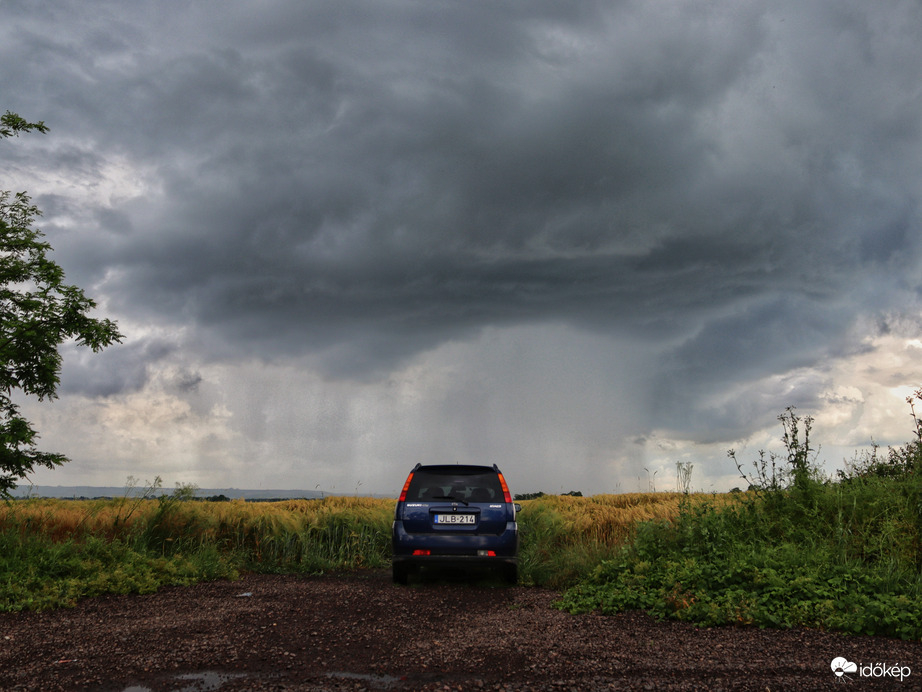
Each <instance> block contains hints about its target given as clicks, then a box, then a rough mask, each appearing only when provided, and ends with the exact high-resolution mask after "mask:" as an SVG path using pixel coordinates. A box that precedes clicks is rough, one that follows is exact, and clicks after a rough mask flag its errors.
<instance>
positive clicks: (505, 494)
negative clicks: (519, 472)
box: [408, 473, 512, 505]
mask: <svg viewBox="0 0 922 692" xmlns="http://www.w3.org/2000/svg"><path fill="white" fill-rule="evenodd" d="M496 475H497V476H499V484H500V485H501V486H502V488H503V498H504V499H505V501H506V504H510V505H511V504H512V495H510V494H509V486H508V485H506V479H505V478H503V474H501V473H497V474H496ZM408 482H409V481H408Z"/></svg>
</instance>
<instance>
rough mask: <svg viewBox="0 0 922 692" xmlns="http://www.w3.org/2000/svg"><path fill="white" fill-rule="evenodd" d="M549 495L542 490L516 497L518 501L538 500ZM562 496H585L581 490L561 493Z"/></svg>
mask: <svg viewBox="0 0 922 692" xmlns="http://www.w3.org/2000/svg"><path fill="white" fill-rule="evenodd" d="M546 494H547V493H544V492H541V491H540V490H539V491H538V492H536V493H518V494H517V495H516V496H515V499H516V500H537V499H538V498H539V497H544V496H545V495H546ZM560 494H561V495H569V496H570V497H582V496H583V494H582V493H581V492H580V491H579V490H571V491H570V492H568V493H560Z"/></svg>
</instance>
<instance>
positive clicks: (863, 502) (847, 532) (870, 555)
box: [558, 409, 922, 639]
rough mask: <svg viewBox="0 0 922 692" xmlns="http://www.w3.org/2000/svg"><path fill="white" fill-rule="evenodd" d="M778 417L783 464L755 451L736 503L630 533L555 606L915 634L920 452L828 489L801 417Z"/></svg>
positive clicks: (920, 585) (920, 625)
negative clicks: (745, 488) (895, 468)
mask: <svg viewBox="0 0 922 692" xmlns="http://www.w3.org/2000/svg"><path fill="white" fill-rule="evenodd" d="M780 419H781V420H782V423H783V424H784V427H785V435H784V437H783V438H782V439H783V440H784V442H785V444H786V446H787V447H788V452H789V454H788V457H787V459H786V460H785V464H786V466H785V467H784V468H780V469H779V466H778V464H777V463H775V462H777V461H778V458H777V457H774V456H773V457H770V458H769V459H768V460H766V458H765V456H764V455H762V454H760V457H759V462H757V463H756V475H757V479H756V480H757V481H758V482H757V483H750V487H751V488H752V490H753V491H752V492H751V493H748V494H740V500H739V502H738V503H736V504H732V505H726V506H722V507H716V506H712V505H700V506H697V507H694V508H691V507H684V508H683V510H682V511H681V513H680V515H679V516H678V518H677V519H676V520H674V521H671V522H670V521H659V522H647V523H643V524H641V525H639V526H637V527H636V529H635V532H634V534H633V536H632V540H631V541H630V542H629V543H628V544H627V545H626V546H625V547H624V548H623V549H622V550H621V551H620V553H619V554H618V555H617V556H616V557H615V558H614V559H612V560H608V561H605V562H603V563H602V564H601V565H600V566H599V567H597V568H596V570H595V571H594V572H593V573H592V574H591V575H590V576H589V577H588V578H587V579H586V580H584V581H583V582H582V583H580V584H579V585H577V586H575V587H573V588H571V589H569V590H568V591H567V592H566V593H565V594H564V595H563V598H562V599H561V600H560V601H559V603H558V605H559V607H561V608H563V609H565V610H568V611H570V612H585V611H589V610H598V611H601V612H602V613H616V612H620V611H623V610H629V609H642V610H645V611H647V612H649V613H651V614H653V615H655V616H657V617H662V618H666V617H669V618H677V619H680V620H686V621H689V622H694V623H697V624H700V625H718V624H749V625H758V626H761V627H795V626H804V627H814V628H822V629H830V630H841V631H847V632H854V633H862V634H874V635H887V636H894V637H900V638H903V639H922V572H920V566H922V559H920V558H922V551H920V545H922V541H920V537H922V533H920V526H922V522H920V504H919V497H920V493H919V480H920V477H919V474H918V469H919V465H918V456H916V458H915V459H914V460H913V461H912V463H907V462H906V457H907V456H911V455H912V454H914V453H916V454H917V451H918V449H919V448H920V447H919V445H917V444H916V443H913V444H912V445H908V446H907V447H906V448H904V449H903V450H902V451H899V452H896V453H894V454H892V455H891V459H892V458H896V459H897V460H898V461H899V468H900V469H902V472H901V473H893V472H889V471H888V472H883V473H882V472H877V471H875V472H872V473H869V472H867V469H868V468H869V467H868V466H867V465H864V466H861V467H860V468H859V469H858V470H859V472H858V473H852V474H848V475H847V476H846V477H840V480H839V482H837V483H833V482H829V481H826V480H823V479H822V478H821V475H820V474H819V473H818V471H817V469H816V468H815V466H814V465H813V462H812V460H811V458H810V451H811V450H810V447H809V443H808V434H809V430H810V423H811V421H810V419H809V418H807V419H800V418H799V417H797V416H796V415H795V414H794V412H793V409H788V411H787V412H786V414H785V415H784V416H782V417H780ZM920 430H922V428H920ZM798 431H802V432H803V434H802V435H800V434H798ZM913 450H916V451H915V452H914V451H913ZM731 456H732V452H731ZM870 468H873V469H878V468H879V464H878V465H877V466H871V467H870Z"/></svg>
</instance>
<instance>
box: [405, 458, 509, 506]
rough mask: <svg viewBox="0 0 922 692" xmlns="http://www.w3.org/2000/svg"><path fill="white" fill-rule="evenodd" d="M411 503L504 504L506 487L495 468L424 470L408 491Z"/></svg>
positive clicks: (418, 474)
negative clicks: (432, 501) (420, 501)
mask: <svg viewBox="0 0 922 692" xmlns="http://www.w3.org/2000/svg"><path fill="white" fill-rule="evenodd" d="M406 499H407V500H408V501H416V500H456V501H463V502H503V501H504V500H503V488H502V486H501V485H500V483H499V477H498V476H497V475H496V472H495V471H493V470H492V469H482V468H471V467H464V466H440V467H436V468H432V467H430V468H426V467H423V468H420V469H419V470H418V471H416V473H414V474H413V480H412V481H411V482H410V487H409V488H408V489H407V497H406Z"/></svg>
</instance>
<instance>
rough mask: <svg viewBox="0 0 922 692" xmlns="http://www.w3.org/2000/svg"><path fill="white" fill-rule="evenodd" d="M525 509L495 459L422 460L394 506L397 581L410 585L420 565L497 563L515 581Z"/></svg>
mask: <svg viewBox="0 0 922 692" xmlns="http://www.w3.org/2000/svg"><path fill="white" fill-rule="evenodd" d="M520 509H521V507H520V506H519V505H517V504H514V503H513V502H512V495H510V494H509V487H508V486H507V485H506V480H505V479H504V478H503V474H502V473H501V472H500V470H499V468H498V467H497V466H496V464H494V465H493V466H492V467H491V466H462V465H455V466H450V465H438V466H423V465H422V464H417V465H416V467H415V468H414V469H413V470H412V471H411V472H410V475H409V476H408V477H407V482H406V483H405V484H404V486H403V490H402V491H401V493H400V499H398V500H397V508H396V509H395V511H394V533H393V549H394V550H393V561H392V567H393V575H394V581H395V582H397V583H398V584H406V583H407V579H408V576H409V572H410V570H411V569H412V568H416V567H425V566H450V567H466V566H477V567H492V568H495V569H496V570H497V571H499V572H500V574H501V576H502V577H503V578H504V579H505V580H506V581H507V582H508V583H510V584H514V583H515V582H516V581H517V580H518V552H519V531H518V526H517V525H516V521H515V515H516V512H517V511H519V510H520Z"/></svg>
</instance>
